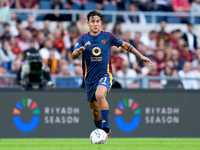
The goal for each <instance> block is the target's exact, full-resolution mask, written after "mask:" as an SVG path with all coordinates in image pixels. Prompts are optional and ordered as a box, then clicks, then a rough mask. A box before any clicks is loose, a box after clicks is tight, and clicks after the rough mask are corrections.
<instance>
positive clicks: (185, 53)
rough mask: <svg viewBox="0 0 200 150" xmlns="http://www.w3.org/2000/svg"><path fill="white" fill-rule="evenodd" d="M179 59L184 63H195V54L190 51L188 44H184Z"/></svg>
mask: <svg viewBox="0 0 200 150" xmlns="http://www.w3.org/2000/svg"><path fill="white" fill-rule="evenodd" d="M179 58H180V59H183V60H184V61H189V62H192V61H193V53H192V52H191V51H190V48H189V46H188V44H187V43H185V44H184V46H183V49H182V50H181V51H180V52H179Z"/></svg>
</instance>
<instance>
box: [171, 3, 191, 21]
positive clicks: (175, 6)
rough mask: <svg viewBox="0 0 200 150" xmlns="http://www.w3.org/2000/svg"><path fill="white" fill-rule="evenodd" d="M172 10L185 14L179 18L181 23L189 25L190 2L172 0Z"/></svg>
mask: <svg viewBox="0 0 200 150" xmlns="http://www.w3.org/2000/svg"><path fill="white" fill-rule="evenodd" d="M172 10H173V11H174V12H179V13H182V14H183V16H179V18H180V20H181V23H188V19H189V18H188V15H189V14H188V13H189V12H190V10H191V7H190V2H189V1H188V0H172ZM185 15H187V16H185Z"/></svg>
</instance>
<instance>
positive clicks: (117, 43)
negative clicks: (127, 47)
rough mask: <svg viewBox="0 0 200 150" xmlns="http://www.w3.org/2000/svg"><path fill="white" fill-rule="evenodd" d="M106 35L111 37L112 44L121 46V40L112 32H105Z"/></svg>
mask: <svg viewBox="0 0 200 150" xmlns="http://www.w3.org/2000/svg"><path fill="white" fill-rule="evenodd" d="M107 34H108V36H109V37H110V39H111V45H112V46H113V45H114V46H117V47H119V46H121V45H122V44H123V41H122V40H120V39H119V38H118V37H116V36H115V35H114V34H112V33H110V32H107Z"/></svg>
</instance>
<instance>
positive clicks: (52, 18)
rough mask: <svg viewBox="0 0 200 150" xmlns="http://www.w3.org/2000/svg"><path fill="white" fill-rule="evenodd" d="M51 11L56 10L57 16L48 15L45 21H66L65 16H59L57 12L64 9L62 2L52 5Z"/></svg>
mask: <svg viewBox="0 0 200 150" xmlns="http://www.w3.org/2000/svg"><path fill="white" fill-rule="evenodd" d="M51 9H53V10H55V14H47V15H46V16H45V17H44V20H50V21H64V20H65V16H64V15H62V14H59V13H57V12H56V10H61V9H62V4H61V3H60V2H55V3H52V5H51Z"/></svg>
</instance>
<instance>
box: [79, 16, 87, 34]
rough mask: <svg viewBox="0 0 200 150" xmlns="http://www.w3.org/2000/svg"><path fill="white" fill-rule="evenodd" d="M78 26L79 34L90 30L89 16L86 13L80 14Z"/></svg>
mask: <svg viewBox="0 0 200 150" xmlns="http://www.w3.org/2000/svg"><path fill="white" fill-rule="evenodd" d="M76 26H77V29H78V32H79V35H82V34H85V33H87V32H89V27H88V25H87V16H86V15H85V14H80V15H79V19H78V21H77V22H76Z"/></svg>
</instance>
